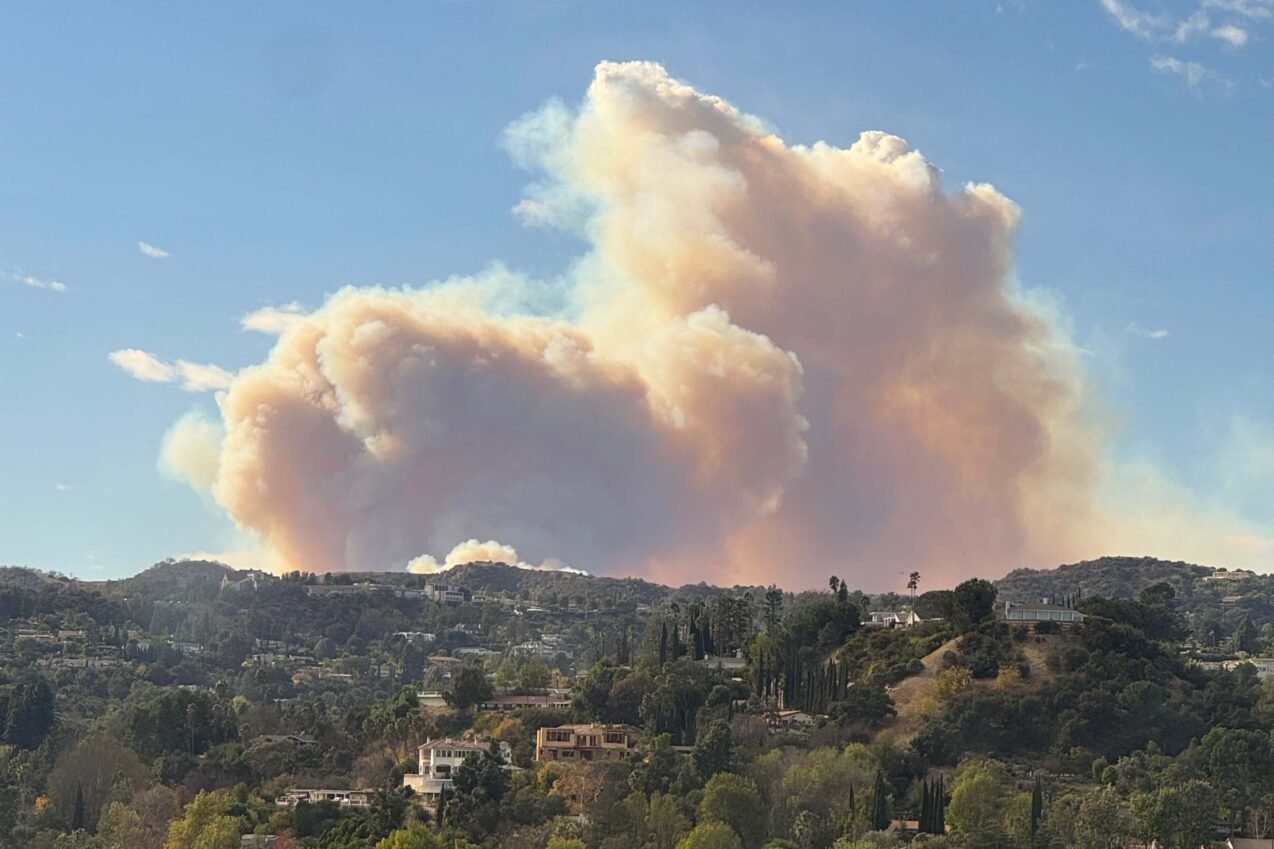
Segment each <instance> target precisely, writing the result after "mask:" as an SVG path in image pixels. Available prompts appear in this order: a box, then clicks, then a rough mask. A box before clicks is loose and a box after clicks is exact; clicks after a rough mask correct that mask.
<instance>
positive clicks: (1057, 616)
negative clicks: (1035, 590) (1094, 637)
mask: <svg viewBox="0 0 1274 849" xmlns="http://www.w3.org/2000/svg"><path fill="white" fill-rule="evenodd" d="M1000 616H1001V618H1002V619H1003V620H1004V621H1005V622H1058V623H1062V624H1066V623H1077V622H1083V621H1084V614H1082V613H1080V612H1079V611H1078V610H1075V609H1074V608H1071V607H1063V606H1062V605H1060V604H1047V603H1045V602H1040V603H1038V604H1014V603H1013V602H1011V601H1006V602H1004V609H1003V610H1002V611H1001V612H1000Z"/></svg>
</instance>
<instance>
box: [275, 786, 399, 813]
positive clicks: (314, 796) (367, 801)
mask: <svg viewBox="0 0 1274 849" xmlns="http://www.w3.org/2000/svg"><path fill="white" fill-rule="evenodd" d="M375 795H376V791H375V790H309V789H299V788H293V789H291V790H289V791H287V792H286V793H284V794H283V795H282V796H280V797H278V798H277V799H275V800H274V804H276V805H281V806H284V807H289V808H294V807H296V806H297V805H299V804H300V803H302V802H308V803H310V804H311V805H317V804H318V803H319V802H335V803H336V804H338V805H340V806H341V807H342V808H370V807H371V806H372V797H373V796H375Z"/></svg>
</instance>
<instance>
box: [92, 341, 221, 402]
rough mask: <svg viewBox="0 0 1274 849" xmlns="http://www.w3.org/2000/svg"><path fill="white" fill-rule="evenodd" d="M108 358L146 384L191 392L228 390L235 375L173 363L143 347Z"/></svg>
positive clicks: (217, 368)
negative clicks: (175, 385) (173, 387)
mask: <svg viewBox="0 0 1274 849" xmlns="http://www.w3.org/2000/svg"><path fill="white" fill-rule="evenodd" d="M107 358H108V359H109V360H110V361H111V362H112V363H114V364H115V365H117V366H119V367H120V368H121V369H123V370H124V371H126V372H127V373H128V374H130V375H131V376H132V377H134V378H136V379H137V380H141V381H144V382H146V383H177V384H180V385H181V388H182V389H184V390H186V391H187V392H209V391H211V390H214V389H225V388H226V387H228V386H229V385H230V384H231V382H233V380H234V375H233V374H232V373H231V372H228V371H226V370H225V369H223V368H221V367H220V366H216V365H211V364H204V363H192V362H190V361H188V360H177V361H176V362H173V363H169V362H165V361H164V360H161V359H160V358H159V357H157V356H155V355H154V354H152V353H150V352H149V351H143V350H141V349H140V348H121V349H120V350H118V351H111V352H110V353H109V354H108V355H107Z"/></svg>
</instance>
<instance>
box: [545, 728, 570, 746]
mask: <svg viewBox="0 0 1274 849" xmlns="http://www.w3.org/2000/svg"><path fill="white" fill-rule="evenodd" d="M544 739H546V740H548V741H549V742H551V743H569V742H571V732H569V731H560V730H556V729H550V730H548V731H545V732H544Z"/></svg>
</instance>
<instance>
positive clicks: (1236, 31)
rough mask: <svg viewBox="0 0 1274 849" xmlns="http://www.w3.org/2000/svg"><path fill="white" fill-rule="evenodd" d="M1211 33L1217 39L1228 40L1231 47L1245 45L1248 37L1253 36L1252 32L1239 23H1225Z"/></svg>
mask: <svg viewBox="0 0 1274 849" xmlns="http://www.w3.org/2000/svg"><path fill="white" fill-rule="evenodd" d="M1209 35H1211V36H1212V37H1213V38H1215V39H1219V40H1220V41H1224V42H1226V43H1227V44H1229V45H1230V46H1231V47H1243V46H1244V45H1246V44H1247V42H1248V39H1249V38H1251V34H1250V33H1249V32H1248V31H1247V30H1245V29H1244V28H1243V27H1241V26H1239V25H1237V24H1225V25H1223V26H1219V27H1216V28H1215V29H1213V30H1212V31H1211V32H1210V33H1209Z"/></svg>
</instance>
